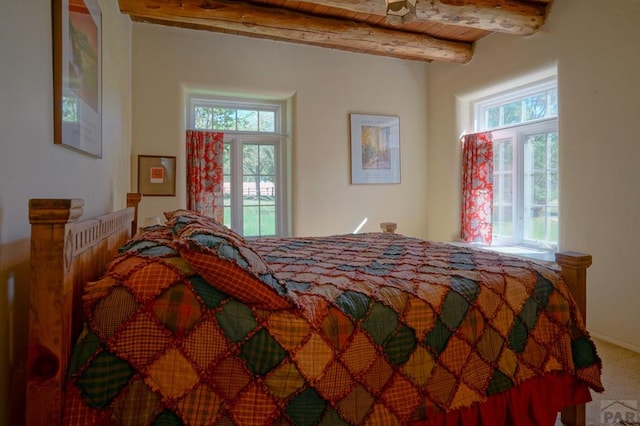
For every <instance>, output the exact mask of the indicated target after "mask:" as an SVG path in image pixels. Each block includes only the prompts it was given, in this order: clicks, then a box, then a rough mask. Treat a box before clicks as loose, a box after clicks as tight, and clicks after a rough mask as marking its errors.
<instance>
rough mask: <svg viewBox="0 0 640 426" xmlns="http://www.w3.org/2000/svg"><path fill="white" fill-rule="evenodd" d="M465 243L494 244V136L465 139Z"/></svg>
mask: <svg viewBox="0 0 640 426" xmlns="http://www.w3.org/2000/svg"><path fill="white" fill-rule="evenodd" d="M462 162H463V163H462V239H463V240H464V241H467V242H480V243H485V244H491V239H492V235H491V234H492V232H493V227H492V226H491V215H492V213H493V136H492V134H491V132H484V133H474V134H470V135H466V136H465V137H464V142H463V145H462Z"/></svg>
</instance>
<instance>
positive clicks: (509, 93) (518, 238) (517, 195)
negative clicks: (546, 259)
mask: <svg viewBox="0 0 640 426" xmlns="http://www.w3.org/2000/svg"><path fill="white" fill-rule="evenodd" d="M554 88H555V89H556V91H557V76H556V75H553V76H551V77H547V78H545V79H542V80H538V81H535V82H531V83H528V84H525V85H521V86H518V87H513V88H511V89H508V90H506V91H502V92H500V93H494V94H490V95H488V96H484V97H483V98H481V99H476V100H472V101H471V108H470V110H471V122H472V123H474V131H476V132H481V131H491V132H492V134H493V140H494V141H498V140H501V139H509V138H510V139H512V141H513V160H512V161H513V168H514V172H513V176H512V188H514V199H513V201H512V203H513V209H512V223H513V230H512V231H513V236H512V237H504V236H501V235H496V234H494V236H493V242H492V246H523V247H530V248H534V249H537V250H544V251H556V250H557V247H558V243H555V244H553V243H549V242H544V241H535V240H525V239H524V229H525V218H524V214H525V213H524V195H525V194H524V192H525V182H524V173H525V170H524V157H525V153H524V151H525V150H524V143H525V141H526V140H527V137H528V136H530V135H535V134H540V133H552V132H556V133H558V115H557V111H556V113H555V114H551V116H549V114H548V113H549V111H547V116H545V117H543V118H540V119H536V120H530V121H525V122H521V123H517V124H513V125H509V126H505V127H500V128H489V127H488V126H487V121H488V120H487V118H486V116H487V113H488V110H489V109H490V108H492V107H495V106H497V105H502V104H505V103H508V102H512V101H516V100H518V99H524V98H527V97H529V96H531V95H534V94H536V93H539V92H541V91H547V90H551V89H554ZM558 143H560V141H558ZM558 220H559V217H558Z"/></svg>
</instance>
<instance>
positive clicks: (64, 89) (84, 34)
mask: <svg viewBox="0 0 640 426" xmlns="http://www.w3.org/2000/svg"><path fill="white" fill-rule="evenodd" d="M52 4H53V100H54V107H53V119H54V122H53V131H54V138H53V140H54V143H56V144H59V145H62V146H65V147H67V148H71V149H74V150H76V151H80V152H82V153H85V154H88V155H91V156H93V157H97V158H102V13H101V11H100V7H99V5H98V2H97V0H53V3H52Z"/></svg>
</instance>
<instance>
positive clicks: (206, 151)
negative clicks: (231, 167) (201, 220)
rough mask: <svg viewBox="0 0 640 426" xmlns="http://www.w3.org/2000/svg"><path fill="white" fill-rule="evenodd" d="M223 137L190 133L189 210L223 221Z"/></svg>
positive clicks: (188, 167) (192, 131)
mask: <svg viewBox="0 0 640 426" xmlns="http://www.w3.org/2000/svg"><path fill="white" fill-rule="evenodd" d="M223 137H224V134H223V133H220V132H207V131H200V130H187V208H188V209H189V210H193V211H196V212H198V213H201V214H204V215H206V216H209V217H212V218H214V219H215V220H217V221H218V222H220V223H223V221H224V207H223V183H224V177H223V171H222V158H223V155H222V154H223V151H224V142H223Z"/></svg>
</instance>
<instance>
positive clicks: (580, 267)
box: [556, 252, 592, 426]
mask: <svg viewBox="0 0 640 426" xmlns="http://www.w3.org/2000/svg"><path fill="white" fill-rule="evenodd" d="M556 263H557V264H558V265H559V266H560V271H561V272H562V277H563V278H564V280H565V281H566V283H567V286H568V287H569V290H570V291H571V293H572V294H573V297H574V299H575V301H576V303H577V305H578V308H579V309H580V313H581V314H582V318H584V321H585V323H586V319H587V268H588V267H589V266H591V263H592V260H591V255H589V254H584V253H576V252H562V253H556ZM561 420H562V423H563V424H565V425H570V426H583V425H585V423H586V414H585V406H584V404H581V405H576V406H574V407H567V408H565V409H564V410H563V411H562V414H561Z"/></svg>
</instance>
